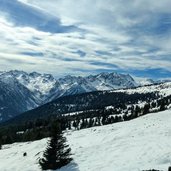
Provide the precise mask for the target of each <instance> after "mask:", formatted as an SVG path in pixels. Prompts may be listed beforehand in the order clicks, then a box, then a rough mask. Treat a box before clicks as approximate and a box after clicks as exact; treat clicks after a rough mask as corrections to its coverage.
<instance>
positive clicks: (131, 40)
mask: <svg viewBox="0 0 171 171" xmlns="http://www.w3.org/2000/svg"><path fill="white" fill-rule="evenodd" d="M21 1H22V2H24V3H28V4H29V5H34V6H35V7H38V8H42V9H43V10H46V11H47V12H48V13H51V14H52V15H53V16H57V18H58V19H59V17H60V19H61V22H62V24H65V25H74V26H75V27H77V28H79V29H78V30H73V31H70V32H68V31H67V32H63V33H48V32H44V31H43V30H42V31H40V30H39V29H37V30H36V28H35V27H32V28H31V26H21V25H16V24H15V23H12V21H10V22H9V21H7V16H6V14H4V13H3V15H4V17H2V16H3V15H1V17H0V37H1V40H0V45H1V46H0V52H1V53H0V64H1V69H2V70H3V69H5V68H7V69H14V68H17V69H23V70H28V71H29V70H37V71H41V72H48V73H49V72H50V73H55V74H56V75H61V74H63V73H72V72H73V73H74V74H75V71H78V74H79V73H81V71H80V70H79V68H80V66H81V69H82V70H83V72H82V73H81V74H84V70H85V71H87V72H91V71H93V70H104V69H106V70H112V69H113V70H114V69H115V68H114V67H113V66H115V65H116V66H117V67H118V68H119V69H120V70H125V71H126V70H130V69H134V70H143V69H147V68H163V69H166V70H168V71H171V60H170V59H169V57H168V56H169V55H170V53H171V52H170V49H171V47H170V42H171V39H170V37H171V36H170V35H171V34H170V32H168V33H165V32H164V31H163V32H161V33H160V34H158V33H156V29H162V25H160V23H159V21H160V17H161V16H162V15H163V13H164V14H165V15H166V16H167V14H166V13H171V11H169V8H170V6H169V5H170V1H169V0H164V1H162V3H161V2H156V1H154V0H151V1H147V0H133V1H123V0H120V1H119V0H115V1H114V0H106V1H104V0H95V1H93V4H92V1H90V0H79V1H78V2H75V1H73V0H49V1H46V0H41V1H40V0H21ZM166 18H167V17H166ZM164 19H165V18H164ZM148 24H149V25H148ZM165 24H166V26H167V25H168V24H170V23H169V18H167V19H166V22H165ZM166 26H164V27H166ZM157 31H158V30H157ZM80 51H81V52H83V53H85V55H84V56H80V54H79V53H78V52H80ZM96 63H97V64H96ZM105 63H106V65H105ZM103 64H104V65H103ZM108 64H113V66H112V65H108Z"/></svg>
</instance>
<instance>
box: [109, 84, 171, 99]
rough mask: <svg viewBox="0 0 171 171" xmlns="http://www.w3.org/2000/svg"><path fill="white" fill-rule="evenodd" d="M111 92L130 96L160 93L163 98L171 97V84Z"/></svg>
mask: <svg viewBox="0 0 171 171" xmlns="http://www.w3.org/2000/svg"><path fill="white" fill-rule="evenodd" d="M111 92H124V93H128V94H134V93H144V94H145V93H154V92H158V93H159V94H160V95H162V96H169V95H171V82H165V83H162V84H157V85H149V86H142V87H137V88H132V89H120V90H114V91H111Z"/></svg>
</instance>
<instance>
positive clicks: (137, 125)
mask: <svg viewBox="0 0 171 171" xmlns="http://www.w3.org/2000/svg"><path fill="white" fill-rule="evenodd" d="M170 123H171V110H167V111H164V112H159V113H152V114H149V115H146V116H143V117H140V118H137V119H134V120H131V121H127V122H121V123H116V124H112V125H107V126H100V127H93V128H89V129H84V130H80V131H70V132H67V133H66V136H67V139H68V143H69V144H70V146H71V148H72V153H73V159H74V160H73V162H72V163H71V164H69V165H68V166H67V167H64V168H62V169H60V170H59V171H124V170H126V171H141V170H144V169H158V170H163V171H167V169H168V167H169V166H170V165H171V143H170V141H171V124H170ZM46 142H47V139H43V140H40V141H35V142H28V143H15V144H12V145H5V146H3V149H2V150H0V171H39V170H40V168H39V166H38V164H37V161H38V158H39V157H41V156H42V152H43V150H44V149H45V148H46ZM24 152H27V156H26V157H23V153H24Z"/></svg>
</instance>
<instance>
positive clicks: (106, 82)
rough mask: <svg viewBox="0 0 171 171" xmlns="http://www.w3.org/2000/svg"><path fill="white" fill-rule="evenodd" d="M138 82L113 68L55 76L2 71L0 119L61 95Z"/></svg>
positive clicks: (124, 86)
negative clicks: (106, 70)
mask: <svg viewBox="0 0 171 171" xmlns="http://www.w3.org/2000/svg"><path fill="white" fill-rule="evenodd" d="M137 85H138V84H137V83H136V82H135V81H134V79H133V78H132V77H131V76H130V75H128V74H127V75H125V74H119V73H114V72H113V73H100V74H97V75H89V76H86V77H81V76H71V75H67V76H65V77H63V78H59V79H55V78H54V77H53V76H52V75H51V74H40V73H38V72H32V73H27V72H24V71H18V70H11V71H3V72H0V92H1V95H0V102H1V106H0V107H1V108H0V121H4V120H8V119H10V118H12V117H14V116H16V115H18V114H19V113H22V112H25V111H27V110H30V109H33V108H36V107H38V106H40V105H42V104H45V103H47V102H50V101H52V100H55V99H57V98H59V97H61V96H67V95H74V94H80V93H86V92H92V91H103V90H114V89H120V88H131V87H136V86H137ZM14 109H15V110H14ZM7 111H8V112H7Z"/></svg>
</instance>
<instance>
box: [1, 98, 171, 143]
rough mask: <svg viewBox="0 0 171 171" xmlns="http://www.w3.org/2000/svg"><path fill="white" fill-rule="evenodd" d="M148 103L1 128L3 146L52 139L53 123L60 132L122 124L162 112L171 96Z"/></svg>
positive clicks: (169, 101) (54, 116)
mask: <svg viewBox="0 0 171 171" xmlns="http://www.w3.org/2000/svg"><path fill="white" fill-rule="evenodd" d="M148 99H149V100H147V102H146V103H145V104H144V106H141V107H140V106H139V105H132V104H130V105H128V104H127V103H120V104H118V105H117V106H112V108H106V107H103V108H100V109H94V110H92V109H91V110H84V111H82V112H76V113H75V114H72V115H70V114H68V115H66V116H65V115H64V116H63V115H58V117H57V116H56V115H53V114H52V115H49V117H47V118H43V117H42V118H38V119H35V120H29V121H26V122H24V123H21V124H16V125H11V126H4V127H0V134H1V137H0V142H1V144H10V143H13V142H25V141H33V140H40V139H42V138H45V137H49V136H50V132H51V125H52V122H53V121H54V120H57V121H59V122H60V123H61V129H62V130H66V129H69V130H70V129H75V130H79V129H85V128H90V127H93V126H101V125H107V124H112V123H117V122H122V121H129V120H131V119H134V118H137V117H139V116H142V115H145V114H148V113H150V112H153V111H154V112H157V111H163V110H165V109H167V107H168V105H169V104H171V96H168V97H164V98H160V99H153V100H151V99H150V98H149V97H148Z"/></svg>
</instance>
